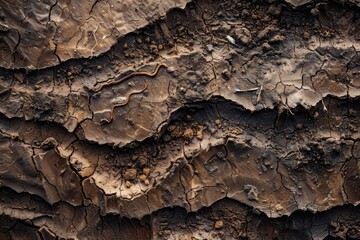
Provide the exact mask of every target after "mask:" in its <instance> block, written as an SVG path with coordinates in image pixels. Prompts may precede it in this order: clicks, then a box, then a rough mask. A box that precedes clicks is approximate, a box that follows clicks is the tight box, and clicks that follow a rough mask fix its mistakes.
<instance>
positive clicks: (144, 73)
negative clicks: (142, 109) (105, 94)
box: [95, 63, 167, 93]
mask: <svg viewBox="0 0 360 240" xmlns="http://www.w3.org/2000/svg"><path fill="white" fill-rule="evenodd" d="M161 67H165V68H166V67H167V66H166V65H165V64H163V63H160V64H159V65H157V66H156V68H155V70H154V72H153V73H149V72H133V73H131V74H129V75H127V76H125V77H123V78H120V79H119V80H116V81H114V82H109V83H104V84H102V85H100V87H99V88H98V89H96V90H95V93H96V92H99V91H101V90H102V89H104V88H106V87H110V86H114V85H116V84H119V83H121V82H124V81H126V80H128V79H130V78H132V77H134V76H142V75H145V76H148V77H154V76H155V75H156V74H157V73H158V72H159V69H160V68H161Z"/></svg>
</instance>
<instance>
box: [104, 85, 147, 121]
mask: <svg viewBox="0 0 360 240" xmlns="http://www.w3.org/2000/svg"><path fill="white" fill-rule="evenodd" d="M146 89H147V84H145V87H144V88H143V89H141V90H138V91H135V92H132V93H130V94H129V96H127V98H126V99H125V101H124V102H122V103H119V104H115V105H113V106H112V107H111V112H110V120H108V119H106V118H102V119H101V120H100V123H101V124H104V123H110V122H111V121H112V120H113V113H114V110H115V108H117V107H122V106H125V105H126V104H127V103H128V102H129V100H130V97H131V96H132V95H134V94H139V93H142V92H144V91H145V90H146Z"/></svg>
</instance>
